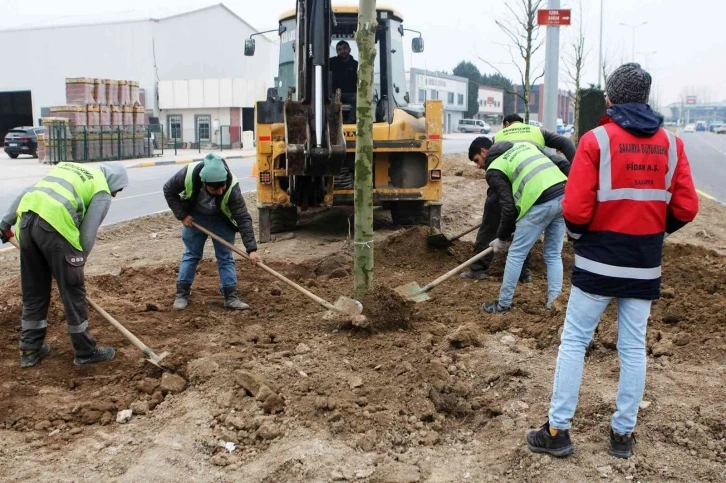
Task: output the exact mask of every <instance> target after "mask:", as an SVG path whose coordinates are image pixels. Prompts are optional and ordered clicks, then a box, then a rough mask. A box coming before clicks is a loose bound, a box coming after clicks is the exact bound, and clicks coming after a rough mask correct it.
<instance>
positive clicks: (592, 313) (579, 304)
mask: <svg viewBox="0 0 726 483" xmlns="http://www.w3.org/2000/svg"><path fill="white" fill-rule="evenodd" d="M611 300H612V297H603V296H601V295H593V294H590V293H587V292H583V291H582V290H580V289H579V288H577V287H572V292H571V293H570V301H569V303H568V304H567V315H566V316H565V327H564V329H563V332H562V342H561V344H560V350H559V354H558V355H557V369H556V370H555V381H554V385H553V389H552V402H551V403H550V414H549V421H550V426H552V427H553V428H555V429H569V428H570V421H571V420H572V417H573V416H574V415H575V409H576V408H577V400H578V397H579V394H580V384H581V383H582V370H583V366H584V364H585V349H586V348H587V346H588V345H589V344H590V341H591V340H592V335H593V333H594V332H595V328H597V325H598V323H599V322H600V317H601V316H602V313H603V312H604V311H605V309H606V308H607V306H608V304H609V303H610V301H611ZM650 304H651V301H650V300H641V299H618V356H619V357H620V382H619V384H618V396H617V399H616V401H615V407H616V411H615V414H613V419H612V423H611V424H612V428H613V431H615V432H617V433H620V434H627V433H632V432H633V430H634V429H635V423H636V422H637V419H638V406H640V403H641V400H642V398H643V391H644V390H645V361H646V359H645V329H646V327H647V325H648V317H649V316H650Z"/></svg>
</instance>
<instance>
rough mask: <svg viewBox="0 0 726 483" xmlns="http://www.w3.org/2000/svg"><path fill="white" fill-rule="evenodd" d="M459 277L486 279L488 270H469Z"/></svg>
mask: <svg viewBox="0 0 726 483" xmlns="http://www.w3.org/2000/svg"><path fill="white" fill-rule="evenodd" d="M459 277H461V278H466V279H469V280H486V278H487V272H486V271H485V270H467V271H466V272H464V273H462V274H461V275H459Z"/></svg>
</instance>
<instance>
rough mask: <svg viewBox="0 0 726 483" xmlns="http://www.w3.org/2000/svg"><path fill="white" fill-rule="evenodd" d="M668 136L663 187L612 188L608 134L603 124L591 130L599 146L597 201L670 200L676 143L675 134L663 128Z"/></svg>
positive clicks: (676, 157) (675, 158) (674, 168)
mask: <svg viewBox="0 0 726 483" xmlns="http://www.w3.org/2000/svg"><path fill="white" fill-rule="evenodd" d="M664 131H665V133H666V135H667V136H668V143H669V145H668V172H667V173H666V179H665V189H641V188H616V189H613V178H612V169H613V168H612V153H611V150H610V136H609V135H608V132H607V130H606V129H605V126H600V127H597V128H595V129H594V130H593V132H594V133H595V139H597V144H598V146H599V147H600V180H599V183H600V189H599V190H598V192H597V200H598V201H617V200H633V201H664V202H666V203H670V201H671V196H672V194H671V192H670V191H669V190H670V188H671V184H672V182H673V174H674V173H675V170H676V165H677V164H678V151H677V144H676V135H675V134H673V133H672V132H670V131H668V130H665V129H664Z"/></svg>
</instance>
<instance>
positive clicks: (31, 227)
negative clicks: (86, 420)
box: [19, 212, 96, 357]
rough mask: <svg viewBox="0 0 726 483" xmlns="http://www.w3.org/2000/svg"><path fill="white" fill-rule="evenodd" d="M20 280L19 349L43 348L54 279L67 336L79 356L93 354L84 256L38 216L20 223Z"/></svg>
mask: <svg viewBox="0 0 726 483" xmlns="http://www.w3.org/2000/svg"><path fill="white" fill-rule="evenodd" d="M19 241H20V279H21V286H22V289H23V321H22V331H21V335H20V350H37V349H40V348H41V346H42V345H43V341H44V340H45V334H46V331H47V330H48V308H49V307H50V294H51V282H52V279H55V281H56V283H57V285H58V290H59V291H60V295H61V299H62V300H63V307H64V309H65V316H66V324H67V329H68V334H69V335H70V337H71V342H72V343H73V349H74V350H75V352H76V355H77V356H79V357H85V356H89V355H91V354H93V351H94V350H95V348H96V340H95V339H94V338H93V336H92V335H91V334H90V332H88V304H87V302H86V284H85V278H84V274H83V267H84V265H85V256H84V254H83V252H80V251H78V250H76V249H75V248H74V247H73V246H72V245H71V244H70V243H68V241H67V240H66V239H65V238H63V236H62V235H61V234H60V233H58V232H57V231H56V230H55V228H53V227H52V226H51V225H50V224H49V223H47V222H46V221H45V220H43V219H42V218H41V217H40V216H38V215H37V214H35V213H32V212H28V213H25V214H24V215H23V216H22V218H21V220H20V237H19Z"/></svg>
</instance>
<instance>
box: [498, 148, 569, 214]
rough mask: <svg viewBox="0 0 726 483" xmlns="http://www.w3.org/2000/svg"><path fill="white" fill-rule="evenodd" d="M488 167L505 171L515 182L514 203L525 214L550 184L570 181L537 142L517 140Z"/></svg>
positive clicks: (513, 184) (520, 212) (513, 183)
mask: <svg viewBox="0 0 726 483" xmlns="http://www.w3.org/2000/svg"><path fill="white" fill-rule="evenodd" d="M487 169H496V170H499V171H501V172H502V173H504V174H505V175H506V176H507V178H509V181H510V182H511V183H512V192H513V193H514V203H515V205H516V206H517V211H518V212H519V216H518V217H517V221H519V219H520V218H522V217H523V216H524V215H525V214H527V212H528V211H529V209H530V208H532V205H534V203H535V202H536V201H537V199H538V198H539V197H540V195H541V194H542V193H544V192H545V190H547V189H548V188H550V187H552V186H554V185H556V184H558V183H562V182H563V181H567V176H565V175H564V174H563V173H562V171H560V169H559V168H558V167H557V165H556V164H555V163H553V162H552V160H550V158H548V157H547V156H545V155H544V154H543V153H542V151H540V150H539V149H538V148H537V147H536V146H534V145H533V144H530V143H528V142H520V143H516V144H515V145H514V147H513V148H512V149H510V150H509V151H507V152H506V153H504V154H503V155H501V156H499V157H498V158H497V159H495V160H494V161H493V162H492V163H491V164H490V165H489V167H488V168H487Z"/></svg>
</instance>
